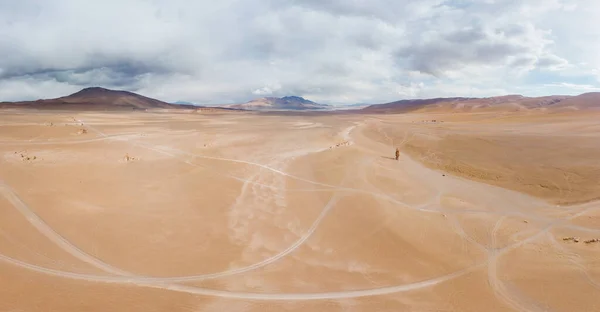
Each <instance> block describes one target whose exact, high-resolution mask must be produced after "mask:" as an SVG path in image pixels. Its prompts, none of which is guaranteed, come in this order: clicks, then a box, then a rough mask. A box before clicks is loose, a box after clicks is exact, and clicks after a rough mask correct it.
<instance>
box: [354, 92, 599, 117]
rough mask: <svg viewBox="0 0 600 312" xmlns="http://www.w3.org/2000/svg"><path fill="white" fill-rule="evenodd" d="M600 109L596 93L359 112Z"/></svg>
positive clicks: (405, 104) (407, 103) (421, 103)
mask: <svg viewBox="0 0 600 312" xmlns="http://www.w3.org/2000/svg"><path fill="white" fill-rule="evenodd" d="M589 109H600V92H594V93H584V94H581V95H578V96H566V95H552V96H542V97H525V96H522V95H505V96H497V97H489V98H436V99H423V100H401V101H396V102H391V103H385V104H375V105H371V106H368V107H365V108H363V109H362V111H363V112H367V113H404V112H411V111H419V112H476V111H532V110H539V111H564V110H589Z"/></svg>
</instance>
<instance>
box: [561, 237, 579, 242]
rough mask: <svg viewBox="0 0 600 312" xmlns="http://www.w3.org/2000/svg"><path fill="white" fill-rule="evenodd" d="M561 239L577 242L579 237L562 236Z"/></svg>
mask: <svg viewBox="0 0 600 312" xmlns="http://www.w3.org/2000/svg"><path fill="white" fill-rule="evenodd" d="M563 241H574V242H576V243H579V238H577V237H563Z"/></svg>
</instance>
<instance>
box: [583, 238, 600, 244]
mask: <svg viewBox="0 0 600 312" xmlns="http://www.w3.org/2000/svg"><path fill="white" fill-rule="evenodd" d="M599 242H600V238H594V239H588V240H586V241H585V242H584V243H586V244H591V243H599Z"/></svg>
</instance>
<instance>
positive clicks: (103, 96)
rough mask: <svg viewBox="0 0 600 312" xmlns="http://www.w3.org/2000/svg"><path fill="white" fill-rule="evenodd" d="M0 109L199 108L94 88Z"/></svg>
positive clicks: (2, 104)
mask: <svg viewBox="0 0 600 312" xmlns="http://www.w3.org/2000/svg"><path fill="white" fill-rule="evenodd" d="M0 108H36V109H84V110H85V109H90V110H98V109H99V110H120V109H127V110H132V109H133V110H135V109H141V110H143V109H156V108H163V109H197V108H198V106H193V105H178V104H170V103H166V102H162V101H159V100H156V99H152V98H149V97H145V96H142V95H139V94H136V93H133V92H128V91H117V90H109V89H104V88H98V87H92V88H85V89H83V90H81V91H79V92H76V93H73V94H71V95H68V96H64V97H60V98H56V99H45V100H37V101H26V102H1V103H0Z"/></svg>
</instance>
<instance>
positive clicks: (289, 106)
mask: <svg viewBox="0 0 600 312" xmlns="http://www.w3.org/2000/svg"><path fill="white" fill-rule="evenodd" d="M228 107H231V108H237V109H246V110H320V109H329V108H330V107H331V106H329V105H326V104H319V103H315V102H313V101H309V100H307V99H304V98H302V97H299V96H285V97H282V98H278V97H264V98H260V99H255V100H252V101H250V102H247V103H243V104H233V105H228Z"/></svg>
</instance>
